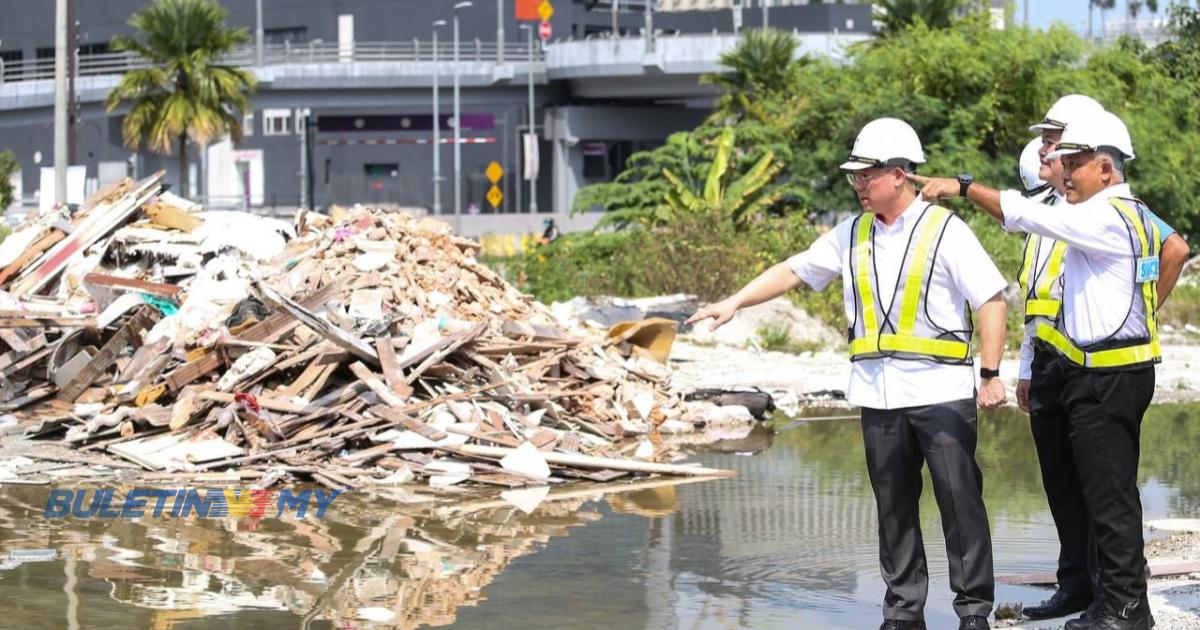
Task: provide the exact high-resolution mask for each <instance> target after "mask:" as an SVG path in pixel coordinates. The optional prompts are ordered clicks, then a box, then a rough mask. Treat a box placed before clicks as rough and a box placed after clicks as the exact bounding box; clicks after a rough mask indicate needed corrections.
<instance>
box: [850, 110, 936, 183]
mask: <svg viewBox="0 0 1200 630" xmlns="http://www.w3.org/2000/svg"><path fill="white" fill-rule="evenodd" d="M924 163H925V150H924V149H922V148H921V139H920V138H918V137H917V132H916V131H914V130H913V128H912V127H911V126H909V124H908V123H906V122H904V121H903V120H900V119H899V118H876V119H875V120H872V121H871V122H869V123H867V124H866V126H864V127H863V128H862V131H859V132H858V137H857V138H855V139H854V149H852V150H851V151H850V159H849V160H847V161H846V162H845V163H844V164H842V170H844V171H859V170H862V169H864V168H871V167H872V166H876V167H882V166H907V165H908V164H924Z"/></svg>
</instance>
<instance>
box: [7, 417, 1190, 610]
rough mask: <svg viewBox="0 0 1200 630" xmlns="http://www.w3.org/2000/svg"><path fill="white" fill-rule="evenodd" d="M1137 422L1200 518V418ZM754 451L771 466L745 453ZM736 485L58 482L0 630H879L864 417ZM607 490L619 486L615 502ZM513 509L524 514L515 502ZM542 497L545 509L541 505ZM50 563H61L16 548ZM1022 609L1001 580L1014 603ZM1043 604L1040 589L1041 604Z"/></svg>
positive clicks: (994, 421) (1019, 423) (1021, 510)
mask: <svg viewBox="0 0 1200 630" xmlns="http://www.w3.org/2000/svg"><path fill="white" fill-rule="evenodd" d="M1195 411H1196V409H1195V408H1191V407H1178V406H1177V407H1162V408H1155V409H1154V410H1152V411H1151V413H1150V414H1149V415H1148V417H1147V419H1146V422H1145V425H1144V427H1143V461H1142V467H1141V473H1142V480H1143V497H1144V501H1145V503H1146V506H1147V507H1146V510H1147V517H1148V518H1156V517H1162V516H1177V515H1185V516H1186V515H1192V516H1194V515H1195V514H1196V513H1197V511H1198V510H1200V458H1197V457H1196V456H1195V453H1196V452H1197V450H1198V448H1200V421H1198V420H1197V415H1196V414H1195ZM980 427H981V440H980V443H981V448H980V452H979V459H980V463H981V465H982V466H983V468H984V474H985V499H986V501H987V504H988V508H989V511H990V514H991V517H992V522H993V528H994V530H995V536H994V538H995V541H996V560H997V570H998V572H1001V573H1015V572H1025V571H1044V570H1048V569H1051V568H1052V567H1053V559H1054V557H1055V556H1056V551H1057V547H1056V542H1055V540H1054V535H1053V530H1052V525H1051V523H1050V519H1049V515H1048V513H1047V510H1046V508H1045V499H1044V497H1043V495H1042V490H1041V485H1040V481H1039V478H1038V469H1037V464H1036V460H1035V459H1034V455H1033V450H1032V442H1031V440H1030V438H1029V431H1028V426H1027V421H1026V420H1025V418H1024V416H1022V415H1019V414H1017V413H1015V412H1006V413H1000V414H993V415H989V416H985V417H984V418H982V419H981V423H980ZM749 453H757V454H755V455H749ZM701 459H703V460H704V461H705V463H707V464H709V465H714V466H721V467H728V468H735V469H737V470H738V472H739V476H738V477H737V478H735V479H729V480H721V481H713V482H701V483H688V484H684V485H670V484H666V483H662V482H653V483H649V484H643V485H641V486H638V487H637V488H633V489H626V490H625V491H623V492H611V487H610V488H587V487H580V486H572V487H569V488H559V489H555V490H553V491H552V492H551V494H550V495H549V496H547V497H546V498H545V499H544V500H543V501H542V502H541V504H540V506H539V507H537V509H536V510H535V511H534V512H533V513H532V514H527V513H525V512H524V511H522V510H521V509H518V508H517V507H514V506H513V505H512V504H511V503H510V502H509V501H506V500H504V499H502V498H500V497H499V496H484V497H474V498H472V499H471V500H469V501H466V502H454V503H451V502H447V501H445V500H444V498H443V499H442V500H440V501H435V500H433V497H431V496H422V495H421V494H420V493H419V491H418V492H413V491H404V490H395V491H387V492H384V491H379V492H375V493H365V492H354V493H348V494H346V495H343V496H342V497H340V498H339V499H338V501H337V502H336V503H334V504H333V506H331V507H330V510H329V512H328V514H327V515H326V518H324V519H314V518H307V519H303V520H296V519H280V520H276V519H262V520H257V521H255V520H250V519H242V520H240V521H233V520H207V519H190V520H182V519H175V520H172V519H165V518H163V519H153V518H143V519H138V520H133V521H130V520H105V521H100V520H46V519H43V518H42V517H41V511H42V508H43V506H44V503H45V498H46V495H47V491H48V489H47V488H46V487H28V486H10V487H4V488H2V489H0V600H3V601H5V602H6V606H5V618H4V620H3V621H2V622H0V626H4V627H34V626H41V627H45V628H56V627H103V628H108V627H113V628H115V627H122V628H124V627H135V628H143V627H145V628H156V629H164V630H165V629H168V628H200V627H207V626H208V625H209V624H210V623H212V622H214V620H217V619H224V620H227V621H229V622H233V623H235V624H236V625H237V626H239V627H240V626H241V625H242V624H243V623H245V624H246V625H250V624H253V625H254V626H256V627H258V628H276V627H279V628H293V627H296V626H297V625H300V626H302V627H311V628H360V627H362V628H366V627H370V628H416V627H433V626H445V625H449V624H452V623H453V624H456V627H465V628H472V627H480V628H483V627H491V628H495V627H521V628H523V630H532V629H533V628H541V627H545V628H557V627H564V626H565V625H570V626H572V627H605V628H607V627H611V626H614V625H620V626H628V627H643V628H655V629H658V628H685V627H686V628H693V627H701V628H705V627H721V628H725V627H754V628H760V627H762V628H770V627H781V628H782V627H797V626H796V624H797V623H800V624H801V625H802V626H803V627H846V628H851V627H866V626H869V625H871V624H872V623H878V622H877V619H878V601H879V599H880V597H881V595H882V585H881V584H880V583H879V578H878V569H877V564H876V557H875V553H876V552H875V549H876V546H875V545H876V535H875V527H876V519H875V505H874V500H873V498H872V496H871V490H870V487H869V485H868V482H867V481H866V477H865V474H864V471H863V455H862V446H861V439H860V432H859V428H858V423H857V422H852V421H850V422H847V421H831V422H811V423H802V424H799V425H796V426H793V427H791V428H789V429H788V430H786V431H783V432H781V433H779V434H776V435H771V434H768V433H754V434H752V435H751V436H750V437H748V438H747V439H746V440H743V441H741V442H739V443H736V444H726V445H722V448H721V449H718V450H715V451H714V452H711V453H707V454H705V455H704V456H703V457H702V458H701ZM606 490H608V491H609V492H607V493H605V492H604V491H606ZM518 503H519V501H518ZM534 503H536V499H535V501H534ZM922 516H923V526H924V529H925V540H926V546H927V550H928V553H929V566H930V570H931V574H932V583H931V588H930V615H929V616H930V621H931V624H933V625H934V627H937V626H938V624H939V623H940V625H950V623H951V621H952V619H951V613H950V612H949V611H950V606H949V598H950V597H949V592H948V588H947V586H946V583H945V582H946V581H945V558H944V553H943V552H942V550H941V549H939V546H940V544H941V540H942V539H941V534H940V527H939V526H938V523H937V510H936V506H935V504H934V501H933V497H932V495H931V494H929V493H927V496H926V497H925V498H924V501H923V503H922ZM29 549H52V550H54V551H55V552H56V553H55V555H54V557H52V558H43V557H37V556H36V554H35V555H30V554H26V555H24V556H21V557H18V558H15V559H10V558H9V552H11V551H13V550H29ZM1027 595H1029V594H1028V593H1025V592H1023V591H1020V590H1019V589H1013V588H1011V587H1005V588H1004V589H1002V591H1001V597H1002V598H1008V599H1020V598H1022V597H1025V596H1027ZM1030 597H1032V596H1030Z"/></svg>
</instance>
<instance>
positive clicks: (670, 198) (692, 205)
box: [663, 128, 783, 227]
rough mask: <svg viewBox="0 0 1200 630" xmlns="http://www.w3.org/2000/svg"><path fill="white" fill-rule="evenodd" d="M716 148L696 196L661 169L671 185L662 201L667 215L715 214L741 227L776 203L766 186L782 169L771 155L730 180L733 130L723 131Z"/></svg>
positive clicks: (668, 171) (767, 155)
mask: <svg viewBox="0 0 1200 630" xmlns="http://www.w3.org/2000/svg"><path fill="white" fill-rule="evenodd" d="M715 144H716V148H717V152H716V155H715V156H714V157H713V161H712V164H711V165H709V168H708V174H707V176H706V177H705V178H704V188H703V190H701V191H700V192H699V194H697V192H696V191H695V190H694V189H693V186H691V185H689V183H688V182H685V181H684V180H683V178H681V177H679V176H678V175H676V174H675V173H673V172H672V171H671V170H670V169H668V168H664V169H663V177H665V178H666V179H667V181H668V182H670V184H671V189H670V190H668V191H667V193H666V199H665V201H666V203H667V213H668V214H669V215H680V214H683V213H689V212H692V213H698V212H715V213H719V214H721V215H724V216H726V217H728V218H729V220H730V221H732V222H733V223H734V225H736V226H738V227H743V226H745V225H746V224H747V223H749V222H751V221H753V220H754V219H755V218H756V217H757V216H759V214H760V213H761V212H763V211H765V210H767V209H768V208H770V207H771V206H772V205H773V204H774V203H775V202H776V201H778V200H779V197H780V193H779V192H777V191H771V190H768V189H767V186H768V185H769V184H770V183H771V182H772V181H774V179H775V176H776V175H778V174H779V172H780V171H781V170H782V169H783V164H782V163H780V162H778V161H776V159H775V154H774V152H772V151H767V152H766V153H765V154H764V155H763V156H762V157H761V158H759V160H758V161H757V162H756V163H755V164H754V166H752V167H750V170H748V171H746V173H745V174H744V175H742V176H740V177H737V178H736V179H733V175H734V173H733V172H732V171H731V170H730V160H731V159H732V157H733V152H734V132H733V129H731V128H726V129H725V130H724V131H722V132H721V135H720V136H718V137H717V139H716V140H715ZM731 179H732V181H729V180H731Z"/></svg>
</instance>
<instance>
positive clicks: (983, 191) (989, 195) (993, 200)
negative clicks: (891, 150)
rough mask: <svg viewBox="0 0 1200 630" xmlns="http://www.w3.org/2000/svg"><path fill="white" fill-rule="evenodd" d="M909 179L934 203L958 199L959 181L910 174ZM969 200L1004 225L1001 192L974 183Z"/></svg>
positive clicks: (969, 191) (968, 191)
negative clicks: (953, 198) (951, 198)
mask: <svg viewBox="0 0 1200 630" xmlns="http://www.w3.org/2000/svg"><path fill="white" fill-rule="evenodd" d="M908 178H909V179H910V180H912V181H913V183H915V184H917V185H918V186H920V187H921V196H922V197H924V198H925V199H926V200H928V201H932V202H934V203H936V202H938V201H941V200H943V199H947V198H950V197H957V196H958V191H959V188H960V186H959V183H958V180H957V179H950V178H947V177H922V176H921V175H917V174H915V173H909V174H908ZM967 199H970V200H971V203H973V204H975V205H977V206H979V207H980V208H981V209H982V210H983V211H984V212H987V213H988V214H990V215H992V216H993V217H995V219H996V220H997V221H999V222H1000V223H1004V212H1003V211H1002V210H1001V209H1000V191H999V190H996V189H995V188H988V187H987V186H984V185H983V184H980V183H979V182H973V183H972V184H971V185H970V187H968V188H967Z"/></svg>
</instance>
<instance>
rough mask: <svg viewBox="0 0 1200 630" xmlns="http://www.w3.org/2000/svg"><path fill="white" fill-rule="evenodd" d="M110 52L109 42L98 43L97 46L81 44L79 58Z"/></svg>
mask: <svg viewBox="0 0 1200 630" xmlns="http://www.w3.org/2000/svg"><path fill="white" fill-rule="evenodd" d="M107 52H109V51H108V42H98V43H95V44H80V45H79V56H80V57H86V56H87V55H103V54H105V53H107Z"/></svg>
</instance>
